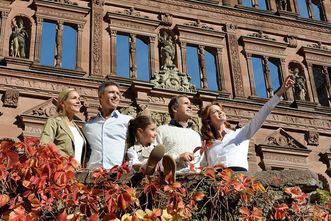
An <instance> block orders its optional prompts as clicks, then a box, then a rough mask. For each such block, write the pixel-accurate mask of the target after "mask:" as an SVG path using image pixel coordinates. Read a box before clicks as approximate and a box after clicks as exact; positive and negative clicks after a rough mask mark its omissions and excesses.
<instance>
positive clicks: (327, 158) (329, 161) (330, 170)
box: [319, 148, 331, 177]
mask: <svg viewBox="0 0 331 221" xmlns="http://www.w3.org/2000/svg"><path fill="white" fill-rule="evenodd" d="M319 155H320V157H321V160H322V162H323V163H325V164H326V167H327V169H326V171H325V173H326V174H327V175H328V176H329V177H331V148H330V149H329V151H327V152H325V153H320V154H319Z"/></svg>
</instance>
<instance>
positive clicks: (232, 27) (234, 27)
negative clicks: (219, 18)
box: [225, 23, 238, 32]
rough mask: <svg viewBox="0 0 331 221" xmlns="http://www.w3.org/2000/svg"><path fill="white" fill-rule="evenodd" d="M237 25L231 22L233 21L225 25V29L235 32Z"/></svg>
mask: <svg viewBox="0 0 331 221" xmlns="http://www.w3.org/2000/svg"><path fill="white" fill-rule="evenodd" d="M237 28H238V27H237V25H235V24H231V23H226V25H225V31H226V32H235V31H236V30H237Z"/></svg>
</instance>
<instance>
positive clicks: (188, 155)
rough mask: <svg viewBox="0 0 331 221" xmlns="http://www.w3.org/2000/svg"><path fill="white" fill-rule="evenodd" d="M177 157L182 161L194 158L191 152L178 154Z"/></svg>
mask: <svg viewBox="0 0 331 221" xmlns="http://www.w3.org/2000/svg"><path fill="white" fill-rule="evenodd" d="M179 159H180V160H182V161H184V162H190V161H192V160H193V159H194V155H193V153H189V152H185V153H182V154H181V155H179Z"/></svg>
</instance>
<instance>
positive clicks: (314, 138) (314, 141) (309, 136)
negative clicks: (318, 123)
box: [306, 131, 320, 146]
mask: <svg viewBox="0 0 331 221" xmlns="http://www.w3.org/2000/svg"><path fill="white" fill-rule="evenodd" d="M319 137H320V135H319V133H318V132H316V131H307V133H306V140H307V144H308V145H313V146H318V145H319Z"/></svg>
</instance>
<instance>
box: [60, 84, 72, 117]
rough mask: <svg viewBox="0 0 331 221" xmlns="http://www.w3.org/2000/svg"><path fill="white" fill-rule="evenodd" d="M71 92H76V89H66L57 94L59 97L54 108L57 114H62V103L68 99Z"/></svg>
mask: <svg viewBox="0 0 331 221" xmlns="http://www.w3.org/2000/svg"><path fill="white" fill-rule="evenodd" d="M72 91H76V89H74V88H66V89H63V90H62V91H61V92H60V93H59V97H58V98H57V107H56V112H58V113H59V114H62V113H63V107H62V103H63V102H64V101H66V100H67V99H68V97H69V94H70V92H72Z"/></svg>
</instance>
